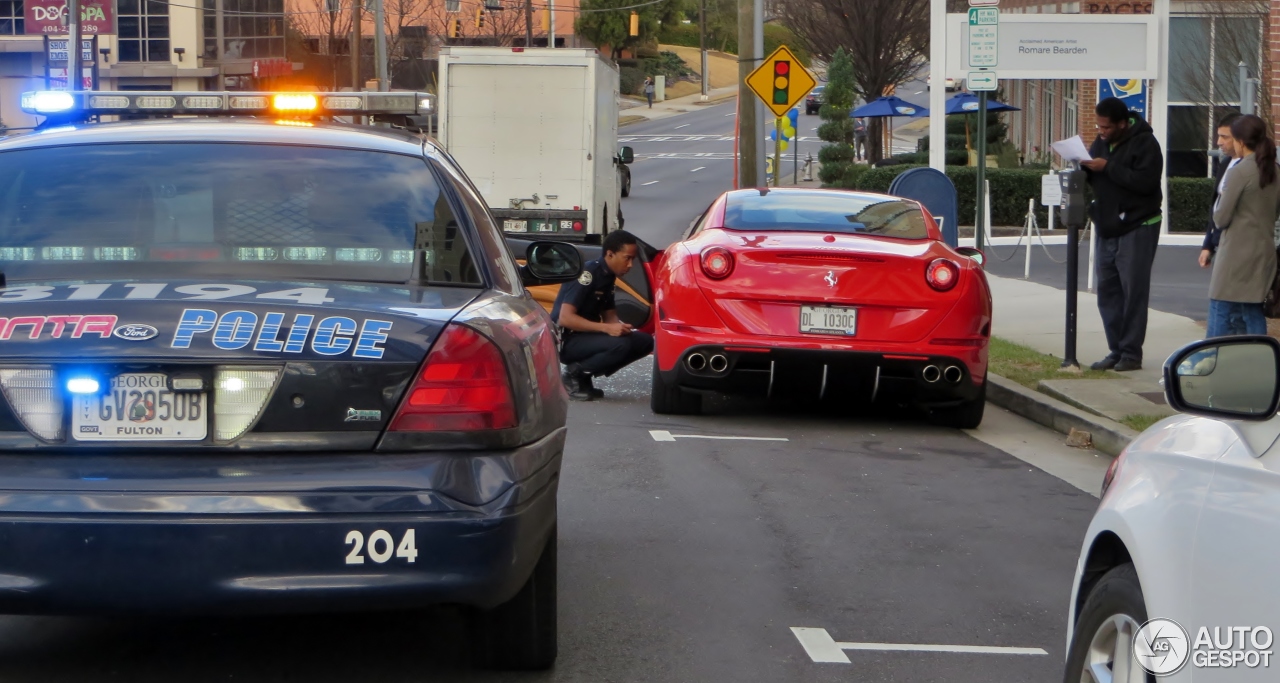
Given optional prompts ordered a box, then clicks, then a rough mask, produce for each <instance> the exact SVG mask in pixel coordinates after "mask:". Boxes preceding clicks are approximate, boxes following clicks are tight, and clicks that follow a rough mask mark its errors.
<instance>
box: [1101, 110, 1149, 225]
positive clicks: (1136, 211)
mask: <svg viewBox="0 0 1280 683" xmlns="http://www.w3.org/2000/svg"><path fill="white" fill-rule="evenodd" d="M1089 156H1091V157H1093V158H1094V159H1106V160H1107V167H1106V168H1105V169H1103V170H1102V171H1101V172H1098V173H1095V172H1093V171H1089V170H1088V169H1086V170H1085V172H1086V174H1087V176H1088V178H1089V184H1090V185H1092V186H1093V196H1094V202H1093V205H1092V206H1091V208H1090V217H1091V218H1093V224H1094V225H1095V226H1097V228H1098V235H1099V236H1101V237H1120V236H1121V235H1124V234H1126V233H1128V232H1131V231H1132V230H1134V229H1135V228H1137V227H1138V226H1140V225H1142V224H1143V223H1144V222H1146V221H1147V220H1148V219H1150V218H1151V217H1153V216H1157V215H1159V214H1160V207H1161V204H1162V203H1163V195H1162V194H1161V193H1160V171H1161V169H1162V168H1163V167H1164V155H1163V154H1161V152H1160V143H1159V142H1158V141H1157V140H1156V136H1155V135H1154V134H1152V132H1151V126H1150V125H1149V124H1148V123H1147V122H1146V121H1143V120H1142V119H1141V118H1138V116H1137V115H1136V114H1135V115H1133V117H1132V118H1130V119H1129V128H1128V130H1126V131H1125V133H1124V135H1123V136H1121V137H1120V139H1119V140H1115V141H1114V142H1113V143H1108V142H1107V141H1105V140H1103V139H1102V138H1098V139H1096V140H1094V141H1093V146H1092V147H1090V148H1089Z"/></svg>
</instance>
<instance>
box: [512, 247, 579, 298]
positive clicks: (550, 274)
mask: <svg viewBox="0 0 1280 683" xmlns="http://www.w3.org/2000/svg"><path fill="white" fill-rule="evenodd" d="M581 272H582V255H581V254H579V253H578V249H577V248H576V247H574V246H573V245H572V244H569V243H567V242H534V243H532V244H530V245H529V248H528V249H526V250H525V259H524V265H523V266H522V267H521V268H520V279H521V280H522V281H523V283H524V286H526V287H536V286H538V285H548V284H555V283H557V282H567V281H569V280H572V279H574V278H576V277H578V274H579V273H581Z"/></svg>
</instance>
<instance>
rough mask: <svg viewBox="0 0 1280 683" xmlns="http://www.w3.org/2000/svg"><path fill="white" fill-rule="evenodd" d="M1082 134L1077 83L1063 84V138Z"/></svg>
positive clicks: (1065, 82)
mask: <svg viewBox="0 0 1280 683" xmlns="http://www.w3.org/2000/svg"><path fill="white" fill-rule="evenodd" d="M1079 134H1080V103H1079V102H1078V101H1077V100H1076V82H1075V81H1063V82H1062V137H1064V138H1069V137H1071V136H1073V135H1079Z"/></svg>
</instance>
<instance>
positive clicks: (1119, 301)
mask: <svg viewBox="0 0 1280 683" xmlns="http://www.w3.org/2000/svg"><path fill="white" fill-rule="evenodd" d="M1095 111H1096V112H1097V114H1098V139H1096V140H1094V141H1093V145H1092V146H1091V147H1090V148H1089V156H1090V157H1092V158H1091V159H1088V160H1084V161H1081V162H1080V166H1081V167H1083V168H1084V169H1085V172H1086V174H1087V176H1088V179H1089V184H1090V185H1091V186H1092V187H1093V196H1094V201H1093V203H1092V204H1091V205H1090V207H1089V213H1090V217H1091V218H1092V219H1093V225H1094V229H1095V230H1097V231H1098V257H1097V269H1098V270H1097V274H1098V313H1099V314H1101V315H1102V326H1103V329H1104V330H1105V331H1106V335H1107V346H1108V347H1110V353H1108V354H1107V357H1106V358H1103V359H1102V360H1100V361H1098V362H1097V363H1094V364H1093V369H1094V370H1112V369H1114V370H1116V371H1118V372H1125V371H1130V370H1140V369H1142V344H1143V342H1144V341H1145V340H1146V336H1147V304H1148V302H1149V300H1150V298H1151V265H1152V263H1153V262H1154V261H1155V258H1156V247H1157V246H1159V243H1160V223H1161V221H1162V220H1163V217H1162V216H1161V215H1160V210H1161V205H1162V204H1163V195H1162V194H1161V191H1160V174H1161V170H1162V169H1163V167H1164V155H1163V154H1162V153H1161V152H1160V143H1159V141H1158V140H1156V136H1155V135H1154V134H1153V133H1152V131H1151V126H1150V125H1148V124H1147V122H1146V121H1143V120H1142V118H1141V117H1140V116H1138V115H1137V114H1136V113H1134V112H1131V111H1129V108H1128V107H1127V106H1125V103H1124V102H1123V101H1121V100H1119V99H1117V98H1115V97H1108V98H1107V99H1105V100H1102V101H1101V102H1099V103H1098V107H1097V109H1096V110H1095Z"/></svg>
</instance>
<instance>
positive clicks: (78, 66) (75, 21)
mask: <svg viewBox="0 0 1280 683" xmlns="http://www.w3.org/2000/svg"><path fill="white" fill-rule="evenodd" d="M80 29H81V27H80V0H67V33H69V34H70V35H69V36H68V38H67V90H70V91H72V92H77V91H80V90H84V77H83V75H82V74H83V73H84V61H83V60H81V59H80V33H81V30H80Z"/></svg>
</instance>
